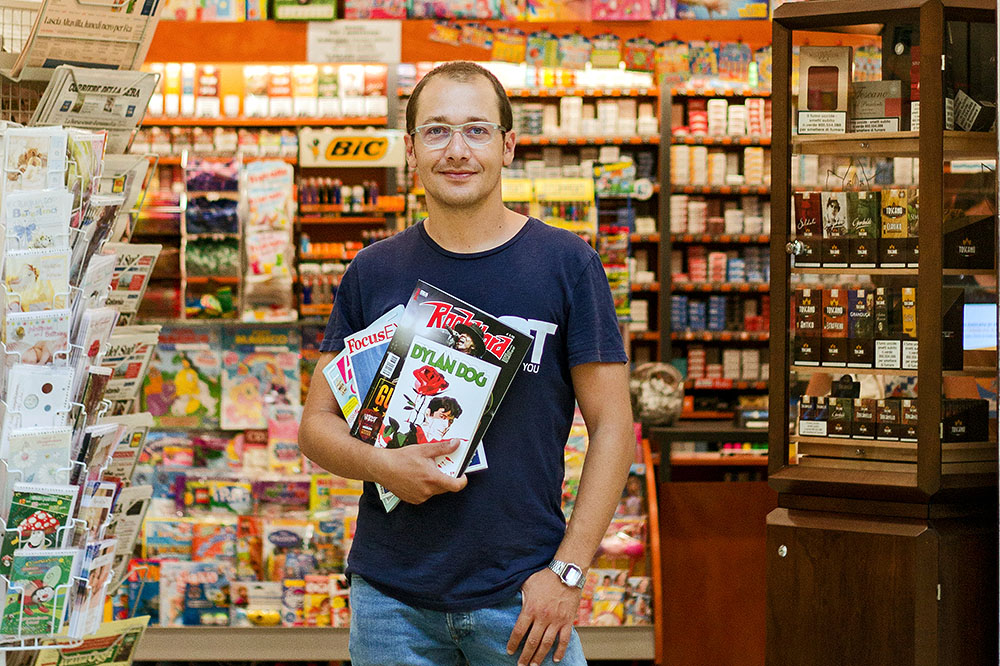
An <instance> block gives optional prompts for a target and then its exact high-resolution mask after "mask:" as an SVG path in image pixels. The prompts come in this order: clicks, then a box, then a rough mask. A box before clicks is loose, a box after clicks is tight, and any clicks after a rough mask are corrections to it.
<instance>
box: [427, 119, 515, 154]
mask: <svg viewBox="0 0 1000 666" xmlns="http://www.w3.org/2000/svg"><path fill="white" fill-rule="evenodd" d="M469 125H486V126H488V127H490V128H491V129H497V130H500V138H501V139H502V138H503V137H504V135H506V134H507V132H509V131H510V130H509V129H507V128H506V127H504V126H503V125H501V124H500V123H493V122H489V121H485V120H470V121H469V122H467V123H460V124H458V125H452V124H449V123H424V124H423V125H417V126H416V127H414V128H413V130H411V131H410V136H417V137H420V143H421V144H423V146H424V147H425V148H431V149H440V148H444V147H445V146H447V145H448V144H449V143H451V140H452V136H453V135H455V134H458V135H460V136H461V137H462V141H464V142H465V145H467V146H469V147H470V148H485V147H486V146H488V145H490V143H492V142H493V135H492V134H491V135H490V140H489V141H487V142H486V143H482V144H477V143H470V142H469V140H468V139H466V137H465V134H464V133H463V131H462V130H463V129H464V128H466V127H468V126H469ZM425 127H447V128H448V129H449V130H450V131H451V133H452V136H449V137H448V140H447V141H445V142H444V143H442V144H441V145H440V146H429V145H427V142H426V141H424V138H423V137H422V136H421V135H420V130H422V129H423V128H425Z"/></svg>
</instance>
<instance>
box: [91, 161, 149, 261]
mask: <svg viewBox="0 0 1000 666" xmlns="http://www.w3.org/2000/svg"><path fill="white" fill-rule="evenodd" d="M157 159H158V158H157V156H156V155H105V156H104V173H103V174H102V175H101V182H100V183H99V184H98V189H97V191H98V192H100V193H102V194H124V195H125V204H124V205H123V206H122V207H121V210H120V211H119V213H118V219H117V220H115V224H114V226H113V227H112V228H111V233H110V234H108V242H110V243H119V242H125V243H128V242H129V241H130V240H131V239H132V232H133V231H135V222H136V220H137V219H138V217H139V209H140V208H142V202H143V198H144V194H145V191H146V177H147V176H148V175H149V174H150V173H151V171H152V167H153V166H154V165H155V163H156V161H157Z"/></svg>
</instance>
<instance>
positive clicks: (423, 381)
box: [323, 281, 532, 511]
mask: <svg viewBox="0 0 1000 666" xmlns="http://www.w3.org/2000/svg"><path fill="white" fill-rule="evenodd" d="M531 341H532V339H531V337H530V336H529V335H526V334H525V333H523V332H521V331H518V330H515V329H513V328H511V327H510V326H508V325H506V324H504V323H503V322H501V321H500V320H499V319H497V318H496V317H493V316H492V315H490V314H488V313H486V312H483V311H482V310H480V309H478V308H476V307H475V306H473V305H470V304H468V303H466V302H464V301H462V300H459V299H458V298H455V297H454V296H452V295H450V294H447V293H445V292H443V291H441V290H440V289H437V288H436V287H434V286H432V285H430V284H427V283H426V282H423V281H418V282H417V285H416V288H415V289H414V290H413V295H412V296H411V297H410V300H409V301H408V302H407V303H406V306H405V307H404V306H403V305H399V306H397V307H396V308H394V309H393V310H390V311H389V312H387V313H386V314H385V315H383V316H382V317H381V318H380V319H378V320H377V321H375V322H374V323H372V325H371V326H369V327H368V328H366V329H364V330H363V331H359V332H357V333H355V334H354V335H351V336H349V337H347V338H346V339H345V340H344V345H345V347H344V349H343V351H341V352H340V353H339V354H338V355H337V356H336V357H335V358H334V359H333V361H331V362H330V363H329V364H327V366H326V367H325V368H324V370H323V374H324V375H325V376H326V379H327V382H329V384H330V387H331V388H332V389H333V394H334V396H335V397H336V399H337V402H338V404H339V405H340V407H341V410H342V411H343V413H344V416H345V418H346V419H347V423H348V425H350V426H351V434H352V435H353V436H354V437H357V438H358V439H360V440H362V441H364V442H367V443H369V444H372V445H374V446H378V447H383V448H398V447H401V446H407V445H410V444H425V443H433V442H440V441H448V440H452V439H458V440H459V441H460V442H461V444H460V446H459V447H458V449H457V450H456V451H455V452H454V453H450V454H447V455H444V456H440V457H439V458H437V460H436V462H437V466H438V469H440V470H441V471H442V472H444V473H445V474H448V475H449V476H452V477H457V476H459V475H461V474H464V473H466V472H473V471H477V470H482V469H485V468H486V467H487V460H486V452H485V451H484V449H483V446H482V439H483V434H484V433H485V432H486V429H487V428H488V427H489V424H490V422H491V421H492V420H493V416H494V414H496V410H497V408H498V407H499V406H500V401H501V400H502V399H503V396H504V394H506V392H507V388H508V387H509V386H510V383H511V381H513V379H514V376H515V374H516V373H517V371H518V369H519V368H520V367H521V361H522V360H523V359H524V356H525V354H526V353H527V351H528V348H529V346H530V345H531ZM378 490H379V495H380V497H381V499H382V504H383V506H384V507H385V509H386V511H392V510H393V509H394V508H395V507H396V505H397V504H398V503H399V498H398V497H396V496H395V495H394V494H392V493H391V492H390V491H388V490H386V489H385V488H383V487H381V486H378Z"/></svg>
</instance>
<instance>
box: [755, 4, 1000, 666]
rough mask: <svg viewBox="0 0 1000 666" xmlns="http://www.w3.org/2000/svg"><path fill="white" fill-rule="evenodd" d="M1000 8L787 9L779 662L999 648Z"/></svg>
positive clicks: (781, 184) (965, 658) (776, 114)
mask: <svg viewBox="0 0 1000 666" xmlns="http://www.w3.org/2000/svg"><path fill="white" fill-rule="evenodd" d="M996 11H997V6H996V3H995V0H865V1H861V0H811V1H810V2H795V3H786V4H784V5H782V6H780V7H778V8H777V9H776V10H775V12H774V20H773V26H772V28H773V42H772V45H773V57H774V61H773V62H774V64H773V68H774V69H773V77H774V78H773V80H774V86H773V93H772V99H773V134H772V176H771V187H772V219H773V220H774V223H773V224H772V236H771V296H772V301H771V329H770V333H771V338H770V371H771V392H770V432H769V438H770V442H769V449H770V454H769V464H768V481H769V483H770V484H771V486H772V487H773V488H774V489H775V490H776V491H778V493H779V496H778V505H779V508H778V509H776V510H775V511H774V512H772V513H771V514H770V515H769V516H768V527H767V558H768V562H767V575H768V578H767V588H768V589H767V603H768V618H767V621H768V636H767V664H768V665H769V666H778V665H781V666H784V665H786V664H787V665H789V666H790V665H792V664H804V663H808V664H813V665H821V664H844V663H854V664H886V663H892V664H979V663H995V660H996V653H997V628H996V610H997V600H996V598H997V572H996V569H997V535H996V531H997V528H996V509H997V241H996V238H997V226H996V225H997V178H996V175H997V174H996V160H997V133H996V99H997V64H996V53H997V42H996V34H997V33H996ZM803 32H808V33H816V32H822V33H831V34H834V35H835V34H840V35H842V36H843V38H844V39H843V43H845V44H851V43H852V40H856V39H857V38H858V37H859V36H865V35H867V36H870V37H871V39H872V40H873V41H874V42H875V43H876V44H877V45H879V46H880V47H881V60H880V62H879V61H876V62H873V61H872V59H871V58H870V57H868V56H865V57H863V58H859V57H858V54H857V53H852V51H851V48H850V47H849V46H836V47H828V46H825V47H815V46H809V44H808V38H803V36H802V35H801V34H800V33H803ZM836 42H837V39H836V37H834V38H833V39H825V40H823V43H827V44H829V43H836ZM939 165H940V168H939ZM779 221H782V222H779Z"/></svg>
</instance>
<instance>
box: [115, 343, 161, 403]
mask: <svg viewBox="0 0 1000 666" xmlns="http://www.w3.org/2000/svg"><path fill="white" fill-rule="evenodd" d="M159 334H160V327H159V326H158V325H152V326H121V325H119V326H116V327H115V330H114V332H113V333H112V334H111V338H110V339H109V341H108V348H107V350H106V351H105V352H104V357H103V358H102V359H101V365H102V366H104V367H106V368H111V369H112V371H113V374H112V376H111V381H110V382H108V388H107V390H106V391H105V393H104V398H105V399H106V400H116V401H126V402H127V401H131V400H133V399H134V398H137V397H139V393H140V391H139V389H140V388H142V380H143V377H145V376H146V368H147V367H148V366H149V359H150V358H151V357H152V355H153V349H154V348H155V347H156V341H157V338H158V337H159Z"/></svg>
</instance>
